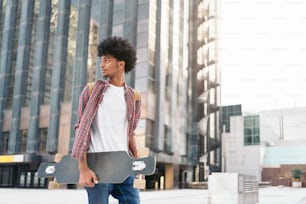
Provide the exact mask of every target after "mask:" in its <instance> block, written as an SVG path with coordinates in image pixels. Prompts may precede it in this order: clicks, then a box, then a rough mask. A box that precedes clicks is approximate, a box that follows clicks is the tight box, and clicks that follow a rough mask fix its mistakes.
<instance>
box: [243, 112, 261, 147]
mask: <svg viewBox="0 0 306 204" xmlns="http://www.w3.org/2000/svg"><path fill="white" fill-rule="evenodd" d="M259 143H260V130H259V116H258V115H254V116H245V117H244V144H245V145H258V144H259Z"/></svg>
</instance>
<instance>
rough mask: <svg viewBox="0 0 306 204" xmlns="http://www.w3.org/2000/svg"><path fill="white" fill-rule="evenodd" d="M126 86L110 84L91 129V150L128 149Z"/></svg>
mask: <svg viewBox="0 0 306 204" xmlns="http://www.w3.org/2000/svg"><path fill="white" fill-rule="evenodd" d="M124 94H125V92H124V87H123V86H122V87H117V86H114V85H111V84H110V87H108V88H107V90H106V92H105V94H104V97H103V100H102V103H101V104H100V105H99V108H98V110H97V114H96V116H95V118H94V120H93V122H92V126H91V129H90V136H91V143H90V147H89V152H108V151H128V144H127V143H128V140H127V139H128V138H127V128H128V122H127V116H126V115H127V106H126V102H125V97H124Z"/></svg>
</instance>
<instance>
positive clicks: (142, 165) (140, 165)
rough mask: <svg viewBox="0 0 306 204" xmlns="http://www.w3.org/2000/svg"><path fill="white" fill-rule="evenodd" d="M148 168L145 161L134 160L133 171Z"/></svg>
mask: <svg viewBox="0 0 306 204" xmlns="http://www.w3.org/2000/svg"><path fill="white" fill-rule="evenodd" d="M145 168H146V164H145V163H144V161H134V162H133V167H132V169H133V171H142V170H144V169H145Z"/></svg>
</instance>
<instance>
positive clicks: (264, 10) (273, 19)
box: [217, 0, 306, 112]
mask: <svg viewBox="0 0 306 204" xmlns="http://www.w3.org/2000/svg"><path fill="white" fill-rule="evenodd" d="M217 9H218V10H217V17H218V21H217V56H218V66H219V68H220V73H221V105H222V106H224V105H235V104H242V110H243V111H251V112H252V111H261V110H272V109H282V108H294V107H306V1H305V0H217Z"/></svg>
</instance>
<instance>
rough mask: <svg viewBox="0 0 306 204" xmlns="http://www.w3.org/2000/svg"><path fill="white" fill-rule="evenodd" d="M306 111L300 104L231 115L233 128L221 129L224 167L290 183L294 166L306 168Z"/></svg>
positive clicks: (284, 183)
mask: <svg viewBox="0 0 306 204" xmlns="http://www.w3.org/2000/svg"><path fill="white" fill-rule="evenodd" d="M222 109H223V107H222ZM305 113H306V108H304V107H299V108H289V109H278V110H267V111H260V112H257V113H254V114H252V115H250V114H246V113H244V114H243V115H234V116H232V117H230V131H229V132H226V131H224V132H223V133H222V160H223V162H222V163H223V169H222V170H223V171H224V172H238V173H242V174H248V175H253V176H257V177H258V180H259V181H268V182H272V184H273V185H280V184H281V185H291V178H292V177H291V170H292V169H293V168H295V167H300V168H302V169H304V170H305V164H306V163H305V159H304V158H303V157H301V155H303V153H304V152H305V150H306V139H305V136H303V133H304V132H305V131H306V125H305V124H306V123H305V122H306V114H305ZM303 182H304V183H303V185H304V186H306V185H305V179H304V181H303Z"/></svg>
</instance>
